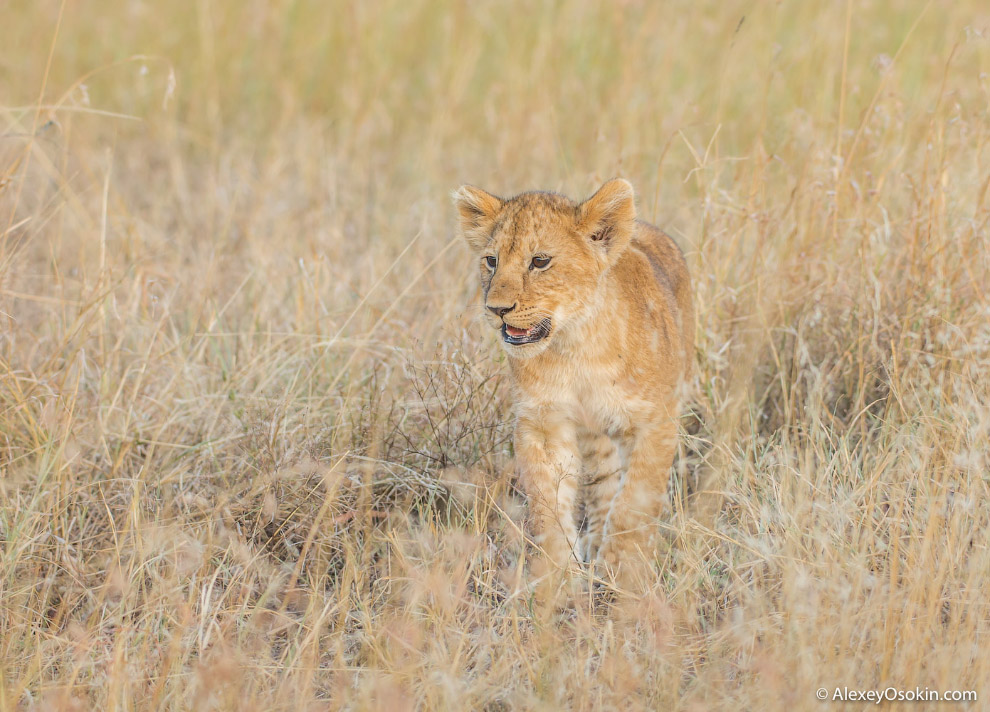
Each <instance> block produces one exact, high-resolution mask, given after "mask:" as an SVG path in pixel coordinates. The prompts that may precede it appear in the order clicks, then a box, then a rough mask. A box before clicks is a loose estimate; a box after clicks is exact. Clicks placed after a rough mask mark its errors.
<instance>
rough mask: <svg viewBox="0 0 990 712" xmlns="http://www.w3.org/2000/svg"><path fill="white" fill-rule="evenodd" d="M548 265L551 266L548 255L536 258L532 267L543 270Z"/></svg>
mask: <svg viewBox="0 0 990 712" xmlns="http://www.w3.org/2000/svg"><path fill="white" fill-rule="evenodd" d="M548 264H550V258H549V257H547V256H546V255H537V256H536V257H534V258H533V264H532V266H533V267H535V268H536V269H543V268H544V267H546V266H547V265H548Z"/></svg>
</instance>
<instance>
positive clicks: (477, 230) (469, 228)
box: [452, 185, 503, 252]
mask: <svg viewBox="0 0 990 712" xmlns="http://www.w3.org/2000/svg"><path fill="white" fill-rule="evenodd" d="M452 197H453V198H454V205H456V206H457V212H458V214H459V216H460V222H461V234H462V235H464V239H465V240H467V243H468V244H469V245H470V246H471V248H472V249H473V250H475V251H476V252H480V251H481V250H483V249H484V247H485V245H487V244H488V240H489V238H491V233H492V228H493V227H495V218H496V217H498V212H499V210H501V209H502V203H503V200H502V199H501V198H499V197H498V196H496V195H492V194H491V193H487V192H485V191H483V190H482V189H481V188H475V187H474V186H473V185H462V186H461V187H460V188H458V189H457V190H455V191H454V194H453V196H452Z"/></svg>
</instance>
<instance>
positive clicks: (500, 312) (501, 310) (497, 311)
mask: <svg viewBox="0 0 990 712" xmlns="http://www.w3.org/2000/svg"><path fill="white" fill-rule="evenodd" d="M515 308H516V305H515V304H513V305H512V306H511V307H493V306H489V307H488V311H490V312H491V313H492V314H494V315H495V316H499V317H501V316H505V315H506V314H508V313H509V312H510V311H512V310H513V309H515Z"/></svg>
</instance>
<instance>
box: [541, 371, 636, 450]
mask: <svg viewBox="0 0 990 712" xmlns="http://www.w3.org/2000/svg"><path fill="white" fill-rule="evenodd" d="M554 375H555V376H556V377H555V378H553V379H549V380H550V382H549V383H548V384H547V385H546V390H545V392H544V397H545V398H546V400H545V401H544V404H543V407H545V408H546V407H549V408H550V409H552V410H555V411H556V412H557V414H558V415H560V416H563V417H565V418H566V419H567V420H569V421H571V422H572V423H573V424H574V426H575V427H576V428H578V429H579V430H582V431H585V432H588V433H590V434H605V435H609V436H611V437H615V436H618V435H621V434H623V433H625V432H626V431H628V430H629V429H630V427H631V426H632V425H633V424H634V423H636V422H637V421H638V420H639V418H640V417H641V411H642V410H644V408H645V406H646V404H645V403H644V401H643V400H642V399H641V398H639V397H638V396H637V395H636V394H635V384H632V383H631V382H629V379H627V378H624V377H623V376H622V375H621V374H620V373H619V370H618V369H593V368H588V367H586V366H583V365H577V364H571V365H570V367H563V368H560V369H559V370H558V372H557V373H556V374H554Z"/></svg>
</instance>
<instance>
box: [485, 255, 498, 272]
mask: <svg viewBox="0 0 990 712" xmlns="http://www.w3.org/2000/svg"><path fill="white" fill-rule="evenodd" d="M485 264H486V265H488V269H495V265H496V264H498V260H496V259H495V256H494V255H488V256H487V257H485Z"/></svg>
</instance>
